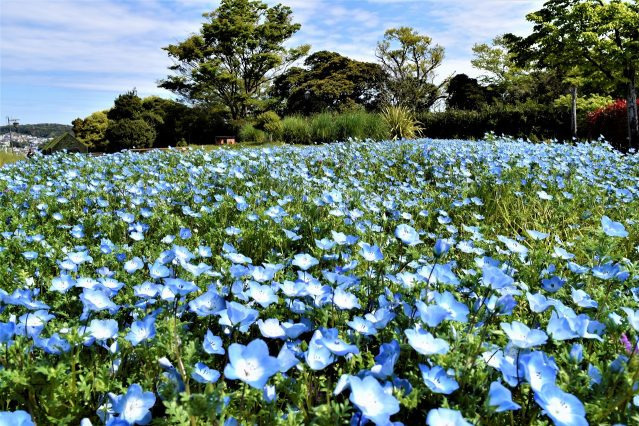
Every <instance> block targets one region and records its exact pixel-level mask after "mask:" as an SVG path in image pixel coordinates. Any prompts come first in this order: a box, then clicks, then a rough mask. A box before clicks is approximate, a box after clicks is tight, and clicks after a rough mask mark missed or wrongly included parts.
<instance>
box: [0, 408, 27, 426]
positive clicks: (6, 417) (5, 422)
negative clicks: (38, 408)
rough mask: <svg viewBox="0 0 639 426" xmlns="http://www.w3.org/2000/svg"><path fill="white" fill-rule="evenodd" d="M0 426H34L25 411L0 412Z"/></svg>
mask: <svg viewBox="0 0 639 426" xmlns="http://www.w3.org/2000/svg"><path fill="white" fill-rule="evenodd" d="M0 426H35V423H33V420H31V414H29V413H27V412H26V411H22V410H17V411H0Z"/></svg>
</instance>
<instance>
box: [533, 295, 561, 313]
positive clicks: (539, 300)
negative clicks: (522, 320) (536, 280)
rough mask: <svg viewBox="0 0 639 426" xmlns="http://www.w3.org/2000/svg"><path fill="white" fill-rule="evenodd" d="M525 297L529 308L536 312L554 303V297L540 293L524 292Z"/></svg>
mask: <svg viewBox="0 0 639 426" xmlns="http://www.w3.org/2000/svg"><path fill="white" fill-rule="evenodd" d="M526 298H527V299H528V306H529V307H530V310H531V311H533V312H536V313H539V312H544V311H545V310H546V309H548V308H550V307H551V306H554V305H555V300H554V299H552V298H546V296H544V295H543V294H541V293H536V294H531V293H526Z"/></svg>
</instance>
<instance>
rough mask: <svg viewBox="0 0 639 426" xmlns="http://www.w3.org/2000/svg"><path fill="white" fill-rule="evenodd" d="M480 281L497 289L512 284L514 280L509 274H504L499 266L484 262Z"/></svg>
mask: <svg viewBox="0 0 639 426" xmlns="http://www.w3.org/2000/svg"><path fill="white" fill-rule="evenodd" d="M482 283H483V284H484V285H486V286H490V287H491V288H492V289H493V290H499V289H502V288H506V287H510V286H512V285H513V284H514V283H515V280H514V279H513V278H512V277H511V276H509V275H506V274H505V273H504V272H503V271H502V270H501V269H500V268H497V267H495V266H493V265H490V264H484V266H483V268H482Z"/></svg>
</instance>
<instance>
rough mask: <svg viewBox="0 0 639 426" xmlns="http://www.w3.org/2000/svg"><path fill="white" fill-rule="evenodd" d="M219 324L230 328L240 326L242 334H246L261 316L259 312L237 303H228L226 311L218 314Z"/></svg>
mask: <svg viewBox="0 0 639 426" xmlns="http://www.w3.org/2000/svg"><path fill="white" fill-rule="evenodd" d="M218 315H219V316H220V320H219V323H220V324H221V325H227V326H229V327H236V326H239V330H240V331H241V332H242V333H246V332H247V331H248V329H249V327H250V326H251V324H253V323H254V322H255V321H256V320H257V317H258V316H259V312H258V311H256V310H255V309H252V308H249V307H248V306H246V305H242V304H241V303H237V302H228V301H227V302H226V309H224V310H222V311H220V312H219V313H218Z"/></svg>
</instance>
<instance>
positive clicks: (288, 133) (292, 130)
mask: <svg viewBox="0 0 639 426" xmlns="http://www.w3.org/2000/svg"><path fill="white" fill-rule="evenodd" d="M282 140H283V141H284V142H286V143H294V144H303V145H308V144H310V143H312V141H313V140H312V138H311V129H310V125H309V122H308V120H307V119H306V118H304V117H300V116H297V115H294V116H291V117H286V118H284V119H283V120H282Z"/></svg>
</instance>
